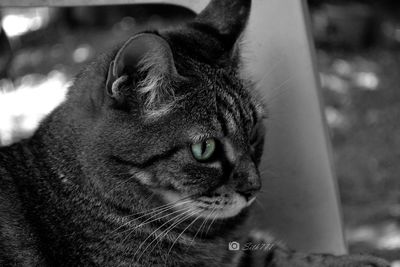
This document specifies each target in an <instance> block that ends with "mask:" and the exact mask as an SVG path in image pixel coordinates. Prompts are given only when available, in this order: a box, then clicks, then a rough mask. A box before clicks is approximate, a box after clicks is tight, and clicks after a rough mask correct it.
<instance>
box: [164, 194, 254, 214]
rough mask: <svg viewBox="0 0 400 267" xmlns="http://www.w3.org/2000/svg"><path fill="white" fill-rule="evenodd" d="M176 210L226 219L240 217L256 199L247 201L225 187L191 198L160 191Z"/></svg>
mask: <svg viewBox="0 0 400 267" xmlns="http://www.w3.org/2000/svg"><path fill="white" fill-rule="evenodd" d="M158 192H159V193H160V194H161V195H162V196H163V198H164V200H165V201H166V202H167V203H170V204H172V205H173V206H174V207H175V209H177V210H182V212H185V213H188V214H193V215H192V216H193V217H199V218H204V219H211V220H216V219H225V218H231V217H234V216H237V215H239V214H240V213H241V212H242V211H243V210H244V209H246V208H248V207H250V206H251V204H252V203H253V202H254V200H255V197H253V198H251V199H249V200H247V199H246V198H245V197H244V196H242V195H241V194H239V193H237V192H235V191H234V190H232V189H229V188H226V187H224V186H222V187H220V188H218V189H217V190H215V191H214V192H213V193H212V194H207V195H201V196H196V197H190V196H187V195H183V194H179V193H177V192H174V191H170V190H159V191H158Z"/></svg>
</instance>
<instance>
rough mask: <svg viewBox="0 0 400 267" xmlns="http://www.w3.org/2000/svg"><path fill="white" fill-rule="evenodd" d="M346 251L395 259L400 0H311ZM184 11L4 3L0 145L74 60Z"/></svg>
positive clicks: (181, 16) (71, 70)
mask: <svg viewBox="0 0 400 267" xmlns="http://www.w3.org/2000/svg"><path fill="white" fill-rule="evenodd" d="M308 4H309V10H310V15H311V27H312V32H313V37H314V41H315V46H316V50H317V59H316V60H317V65H318V71H319V76H320V81H321V89H322V95H323V101H324V104H325V115H326V120H327V122H328V125H329V129H330V135H331V140H332V144H333V155H334V164H335V167H336V174H337V177H338V182H339V189H340V194H341V201H342V205H343V213H344V222H345V229H346V239H347V241H348V243H349V246H350V251H351V252H370V253H374V254H375V255H378V256H382V257H385V258H387V259H389V260H390V261H391V262H392V266H395V267H396V266H397V267H398V266H400V193H399V192H400V190H399V189H400V188H399V187H400V177H399V176H400V88H399V84H400V2H399V1H394V0H380V1H372V0H371V1H368V0H364V1H362V0H360V1H355V0H354V1H351V0H347V1H345V0H343V1H340V0H332V1H328V0H309V1H308ZM193 16H194V14H193V13H191V12H190V11H188V10H186V9H183V8H178V7H172V6H161V5H151V6H149V5H141V6H134V7H130V6H112V7H76V8H29V9H15V8H3V9H0V26H1V30H0V145H8V144H11V143H13V142H15V141H18V140H20V139H21V138H25V137H27V136H29V135H30V134H31V133H32V131H33V130H34V129H35V128H36V127H37V124H38V122H39V121H40V119H42V118H43V116H45V115H46V114H48V113H49V112H50V111H51V110H52V109H53V108H54V107H55V106H57V105H58V104H59V103H60V102H61V101H62V100H63V99H64V97H65V92H66V89H67V88H68V86H69V85H70V84H71V82H72V81H73V77H74V75H75V74H77V72H79V70H80V68H81V67H82V66H83V65H84V64H86V63H87V62H89V61H90V60H91V59H92V58H93V57H94V56H96V55H97V54H98V53H101V52H102V51H103V50H105V49H106V48H109V47H112V46H114V45H116V44H117V43H118V42H120V41H123V40H125V39H126V38H127V37H128V36H129V35H131V34H133V33H134V32H137V31H140V30H142V29H145V28H148V27H149V26H150V27H153V26H154V27H157V26H162V27H165V25H174V24H177V23H179V22H181V21H182V20H185V19H188V18H191V17H193Z"/></svg>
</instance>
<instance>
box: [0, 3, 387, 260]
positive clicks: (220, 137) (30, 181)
mask: <svg viewBox="0 0 400 267" xmlns="http://www.w3.org/2000/svg"><path fill="white" fill-rule="evenodd" d="M250 6H251V1H250V0H234V1H233V0H213V1H211V3H210V4H209V5H208V7H207V8H206V9H205V10H204V11H203V12H202V13H200V14H199V15H198V16H197V17H196V18H195V19H194V20H193V21H191V22H189V23H187V24H185V25H183V26H181V27H180V28H175V29H171V30H160V31H147V32H142V33H139V34H136V35H135V36H133V37H132V38H130V39H129V40H128V41H127V42H125V43H124V44H123V45H122V46H119V47H118V48H117V49H115V50H113V51H110V52H109V53H106V54H104V55H102V56H100V57H98V58H97V59H96V60H95V61H94V62H93V63H92V64H90V65H89V66H87V68H86V69H85V70H84V71H82V72H81V73H80V74H79V75H78V76H77V78H76V79H75V81H74V84H73V85H72V87H71V88H70V90H69V93H68V96H67V100H66V101H65V102H64V103H62V104H61V105H60V106H59V107H58V108H57V109H56V110H55V111H54V112H52V113H51V114H50V115H49V116H48V117H47V118H46V119H45V120H44V121H43V122H42V123H41V125H40V127H39V129H38V130H37V131H36V133H35V134H34V136H33V137H31V138H30V139H28V140H25V141H22V142H20V143H17V144H14V145H12V146H9V147H5V148H2V149H1V150H0V166H1V167H0V199H1V200H0V227H1V232H0V266H208V267H212V266H219V267H222V266H250V264H251V262H253V265H254V266H255V262H256V260H255V259H254V257H253V255H251V254H243V253H244V252H243V251H242V250H229V249H228V243H229V242H230V241H232V240H236V241H239V242H245V241H246V239H247V238H248V235H249V227H248V226H247V222H248V220H247V217H248V214H249V211H250V206H251V205H252V203H253V201H254V199H255V196H256V193H257V192H258V191H259V189H260V187H261V183H260V175H259V171H258V165H259V162H260V157H261V154H262V147H263V138H264V131H265V129H264V124H263V121H264V119H265V115H264V111H263V108H262V104H261V103H259V102H258V99H257V98H256V97H254V92H253V91H254V90H252V88H251V83H250V82H247V81H245V80H243V78H241V75H240V53H239V50H240V49H239V48H240V47H239V39H240V38H239V36H240V34H241V32H242V30H243V29H244V27H245V25H246V22H247V19H248V16H249V12H250ZM259 259H260V258H259ZM259 259H258V260H259ZM260 262H261V266H388V265H387V264H386V263H385V262H384V261H381V260H379V259H375V258H373V257H368V256H342V257H334V256H322V255H303V254H301V253H296V252H293V251H290V250H288V249H286V248H283V247H280V246H277V245H275V246H271V247H270V248H269V249H268V250H266V251H265V254H264V255H262V256H261V260H260Z"/></svg>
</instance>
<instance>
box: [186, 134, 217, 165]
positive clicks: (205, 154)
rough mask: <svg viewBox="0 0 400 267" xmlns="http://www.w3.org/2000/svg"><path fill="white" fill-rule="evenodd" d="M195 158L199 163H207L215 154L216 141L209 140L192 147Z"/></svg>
mask: <svg viewBox="0 0 400 267" xmlns="http://www.w3.org/2000/svg"><path fill="white" fill-rule="evenodd" d="M191 149H192V154H193V157H194V158H195V159H196V160H198V161H206V160H208V159H209V158H211V156H212V155H213V154H214V152H215V140H214V139H213V138H209V139H207V140H204V141H202V142H200V143H196V144H192V145H191Z"/></svg>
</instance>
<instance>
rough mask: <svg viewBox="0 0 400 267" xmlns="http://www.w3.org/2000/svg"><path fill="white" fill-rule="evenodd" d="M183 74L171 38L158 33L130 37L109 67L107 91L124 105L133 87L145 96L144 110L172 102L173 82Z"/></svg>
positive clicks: (142, 99) (143, 97)
mask: <svg viewBox="0 0 400 267" xmlns="http://www.w3.org/2000/svg"><path fill="white" fill-rule="evenodd" d="M177 77H180V76H179V75H178V72H177V70H176V68H175V64H174V58H173V55H172V51H171V48H170V46H169V44H168V43H167V41H165V40H164V39H163V38H162V37H161V36H159V35H157V34H154V33H141V34H138V35H135V36H134V37H132V38H131V39H129V40H128V41H127V42H126V43H125V44H124V45H123V46H122V47H121V49H120V50H119V51H118V52H117V54H116V56H115V58H114V60H113V61H112V62H111V64H110V66H109V70H108V75H107V81H106V90H107V93H108V95H109V96H110V97H111V99H112V101H113V102H114V103H116V104H119V105H123V104H124V102H125V101H127V99H126V96H127V95H128V94H129V93H132V92H129V90H137V92H134V93H135V94H137V95H138V96H140V98H141V103H142V107H141V108H142V109H144V110H146V109H155V108H157V107H158V106H161V105H163V104H166V102H168V94H169V92H170V88H168V87H169V86H170V84H171V81H172V80H174V79H177Z"/></svg>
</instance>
